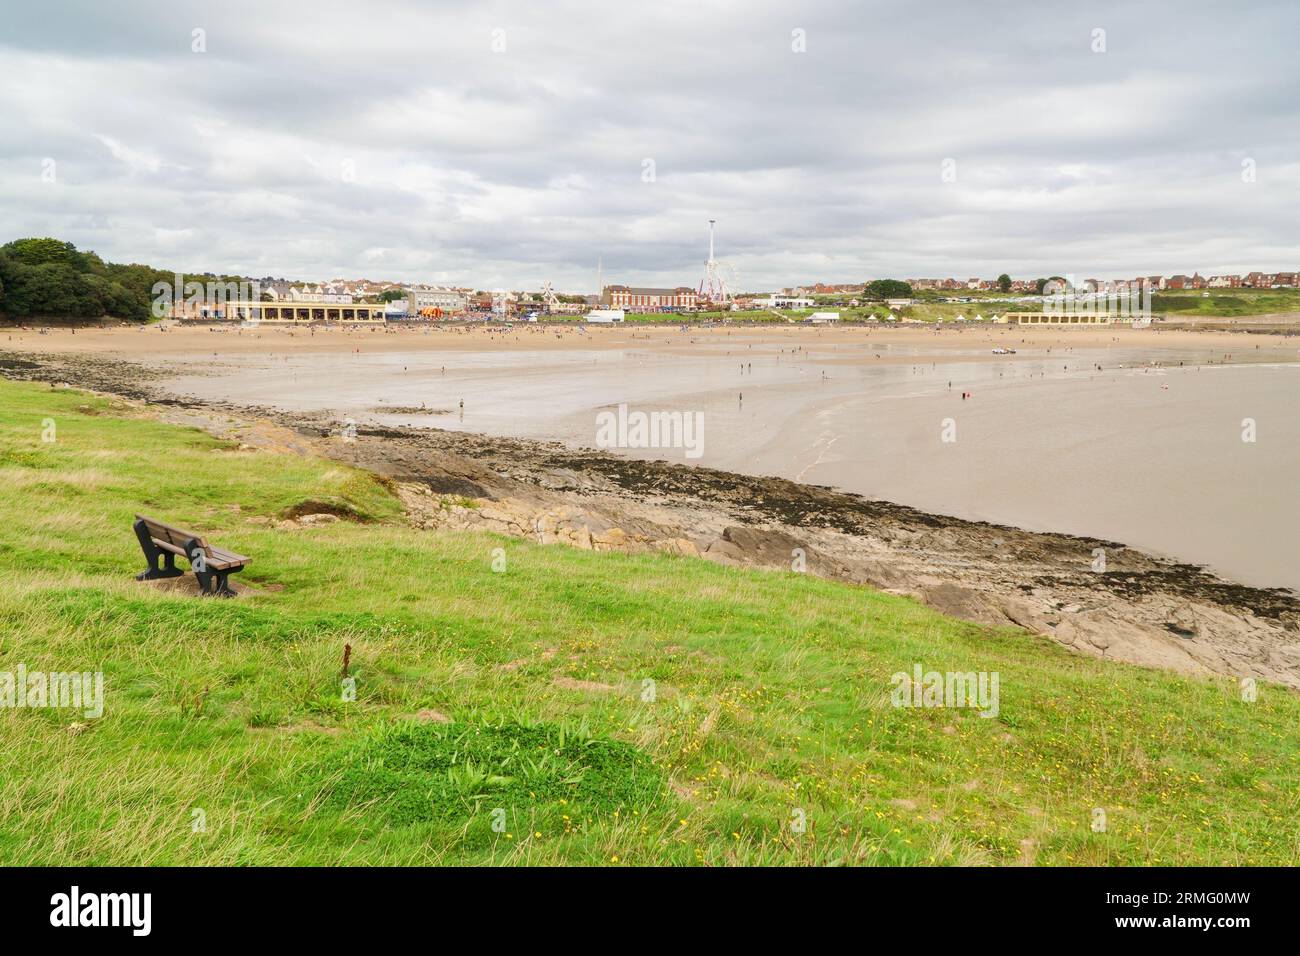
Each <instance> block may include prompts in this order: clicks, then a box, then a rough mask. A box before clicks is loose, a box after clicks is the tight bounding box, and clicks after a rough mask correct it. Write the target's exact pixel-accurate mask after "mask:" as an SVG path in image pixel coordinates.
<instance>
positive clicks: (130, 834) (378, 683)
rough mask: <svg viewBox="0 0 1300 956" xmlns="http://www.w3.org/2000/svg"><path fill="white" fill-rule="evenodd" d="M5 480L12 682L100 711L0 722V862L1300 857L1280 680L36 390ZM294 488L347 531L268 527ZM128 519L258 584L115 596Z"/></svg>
mask: <svg viewBox="0 0 1300 956" xmlns="http://www.w3.org/2000/svg"><path fill="white" fill-rule="evenodd" d="M47 419H53V422H54V424H55V426H56V434H55V436H54V437H55V438H56V440H55V441H53V442H44V441H42V430H43V429H45V428H46V426H47V425H48V422H46V420H47ZM0 485H2V486H3V487H4V489H5V491H4V493H3V494H0V575H2V577H0V580H3V583H4V587H3V590H0V671H12V670H14V669H15V668H16V667H17V665H18V664H19V663H20V662H21V663H24V664H26V666H27V668H28V669H29V670H37V669H45V670H63V671H71V670H77V671H83V670H92V671H93V670H102V671H103V673H104V684H105V710H104V715H103V716H102V717H100V718H98V719H95V720H88V719H86V718H85V717H83V716H81V715H80V714H77V713H72V712H70V711H69V710H66V709H45V710H41V709H21V710H20V709H14V708H0V739H3V741H4V746H5V758H6V759H5V760H4V761H3V763H2V764H0V863H4V864H11V865H13V864H59V863H64V864H78V863H84V864H137V865H144V864H151V865H166V864H216V863H222V864H232V863H234V864H319V865H335V864H416V863H422V864H438V863H468V864H554V863H582V864H604V865H609V864H614V863H617V864H620V865H621V864H708V865H724V864H830V863H848V864H859V863H865V864H927V863H937V864H1011V863H1016V862H1020V861H1026V862H1030V861H1032V862H1036V863H1039V864H1108V863H1110V864H1118V863H1134V864H1144V863H1151V864H1233V865H1240V864H1262V863H1272V864H1291V865H1293V864H1295V863H1296V862H1297V861H1298V859H1300V852H1298V851H1297V824H1296V820H1297V818H1298V817H1300V813H1298V810H1300V807H1298V806H1297V802H1298V799H1300V798H1298V797H1297V782H1300V750H1298V749H1297V747H1296V727H1297V726H1300V701H1298V700H1297V697H1296V696H1295V695H1294V694H1291V693H1289V692H1286V691H1284V690H1282V689H1280V688H1276V687H1271V686H1268V687H1261V688H1260V692H1259V699H1258V701H1257V702H1255V703H1246V702H1244V701H1242V700H1241V695H1240V693H1239V692H1238V689H1237V687H1236V685H1235V683H1234V682H1233V681H1230V680H1227V679H1190V678H1183V677H1178V676H1174V675H1170V674H1165V673H1161V672H1157V671H1150V670H1142V669H1139V668H1135V667H1128V666H1124V665H1118V664H1111V663H1105V662H1101V661H1096V660H1091V659H1086V658H1082V657H1078V656H1074V655H1071V654H1069V653H1067V652H1066V651H1064V650H1063V649H1061V648H1059V647H1058V646H1056V645H1055V644H1053V643H1051V642H1049V641H1047V640H1044V639H1038V638H1033V637H1028V636H1025V635H1023V634H1019V633H1013V632H1010V631H995V630H989V629H986V628H981V627H977V626H975V625H971V624H965V623H961V622H957V621H953V620H950V619H947V618H944V617H942V616H940V615H938V614H935V613H933V612H932V611H930V610H928V609H926V608H924V607H922V606H920V605H918V604H916V603H915V602H913V601H911V600H908V599H906V598H902V597H896V596H891V595H885V594H880V593H877V592H873V591H870V590H867V589H863V588H855V587H849V586H845V585H840V584H835V583H831V582H827V581H822V580H819V579H816V578H810V577H807V576H803V575H797V574H793V573H773V572H752V571H743V570H738V569H733V568H725V567H721V566H718V565H713V564H709V563H706V562H703V561H699V560H692V559H686V558H676V557H669V556H657V555H653V556H651V555H646V556H624V555H616V554H599V555H598V554H593V553H589V552H583V551H578V550H575V549H570V548H567V547H563V546H559V545H555V546H550V547H540V546H537V545H535V544H533V543H530V542H525V541H518V540H513V539H507V538H501V537H497V536H492V535H479V534H470V533H432V532H422V531H416V530H413V529H411V528H409V527H407V526H406V525H405V524H404V523H403V522H402V521H401V518H400V509H399V506H398V503H397V501H396V500H395V499H394V497H393V496H392V494H391V493H390V491H389V490H388V489H387V488H386V487H385V486H384V485H383V484H381V483H379V482H378V481H376V480H375V479H372V478H371V477H369V476H367V475H364V474H361V473H358V472H356V471H352V470H350V469H348V468H345V467H342V466H340V465H336V464H333V463H330V462H327V461H320V460H312V459H305V458H297V457H292V456H285V455H276V454H272V453H269V452H251V451H239V450H238V449H237V448H236V447H234V446H232V445H230V444H229V443H225V442H221V441H217V440H214V439H212V438H210V437H207V436H206V435H204V434H202V433H199V432H197V431H193V430H186V429H182V428H178V427H172V426H166V425H162V424H158V423H155V422H153V421H150V420H146V419H144V418H141V417H138V416H134V415H133V413H131V412H130V411H129V410H126V409H121V408H115V407H114V406H113V405H112V403H110V402H109V401H107V400H103V399H98V398H90V397H87V396H86V395H84V394H80V393H76V392H73V391H69V390H62V389H60V390H53V389H50V388H48V387H44V386H32V385H26V384H16V383H9V382H0ZM307 500H316V501H322V500H323V501H329V502H332V503H335V504H338V505H341V506H343V505H345V506H346V507H347V508H348V509H350V511H351V512H352V513H353V516H354V518H355V519H356V520H352V521H344V522H339V523H336V524H328V525H320V526H316V527H312V528H303V529H300V530H280V529H278V528H276V527H275V526H274V525H273V524H269V523H267V519H268V518H273V517H274V516H277V515H281V514H285V513H290V512H291V511H292V510H293V508H294V506H295V505H297V504H299V503H301V502H303V501H307ZM137 510H143V511H147V512H150V513H153V514H156V515H157V516H158V517H161V518H163V519H165V520H169V521H171V522H173V523H176V524H180V525H185V526H190V527H193V528H195V529H196V530H199V531H202V532H205V533H207V534H208V535H209V537H210V538H211V539H212V540H214V541H216V542H218V543H221V544H224V545H227V546H229V547H231V548H233V549H235V550H238V551H240V552H242V553H245V554H250V555H252V556H253V557H254V563H253V564H252V565H251V566H250V567H249V568H248V569H247V570H246V571H245V573H244V574H243V575H241V577H242V579H243V581H244V582H245V583H247V584H249V585H251V586H253V588H255V590H254V591H253V592H252V593H251V594H250V595H247V596H245V597H242V598H240V599H238V600H234V601H219V600H214V599H200V598H192V597H187V596H182V595H180V594H173V593H168V592H164V591H159V590H155V589H154V588H153V587H150V586H148V585H142V584H137V583H136V582H134V581H133V580H132V576H133V574H134V573H135V572H136V571H137V570H139V569H140V567H141V566H142V559H141V557H140V555H139V553H138V549H137V546H136V544H135V540H134V537H133V536H132V534H131V530H130V521H131V516H132V514H133V513H134V512H135V511H137ZM497 548H503V549H504V550H505V553H506V556H507V567H506V570H505V572H504V573H495V572H494V571H493V569H492V568H493V557H494V556H493V550H494V549H497ZM345 645H350V646H351V648H352V651H351V668H350V671H351V676H352V677H353V678H354V679H355V681H356V685H355V691H356V692H355V699H354V700H349V699H346V698H347V697H348V696H349V695H347V694H345V693H344V689H343V687H342V682H341V680H340V676H341V675H340V670H341V666H342V658H343V653H344V646H345ZM917 662H920V663H922V664H923V665H924V667H925V668H926V669H927V670H928V669H935V670H940V671H948V670H953V671H958V670H960V671H968V670H973V671H997V672H998V673H999V674H1000V677H1001V685H1000V686H1001V700H1000V711H999V714H998V716H997V717H996V718H992V719H985V718H982V717H980V716H978V714H976V713H975V712H974V711H970V710H956V709H906V708H904V709H896V708H893V707H891V706H890V691H891V689H892V685H891V682H890V677H891V675H892V674H893V673H895V672H898V671H905V672H910V671H911V669H912V667H913V664H914V663H917ZM421 711H426V712H436V713H435V714H426V716H432V717H434V718H435V721H437V722H422V721H418V720H416V719H415V716H416V715H417V714H418V713H419V712H421ZM443 721H445V722H443ZM1097 807H1100V808H1104V809H1105V810H1106V812H1107V817H1108V828H1107V831H1106V832H1104V833H1096V832H1093V831H1092V829H1091V827H1090V824H1091V821H1092V812H1093V809H1094V808H1097ZM200 812H201V818H202V819H203V821H204V822H205V827H204V828H203V829H202V832H195V823H194V821H195V820H196V819H199V818H200ZM800 815H802V817H803V818H804V819H806V821H807V825H806V829H805V830H804V832H797V831H796V830H794V829H792V827H791V821H792V820H794V819H797V818H798V817H799V816H800Z"/></svg>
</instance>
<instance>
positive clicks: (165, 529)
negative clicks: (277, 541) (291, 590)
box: [136, 514, 252, 571]
mask: <svg viewBox="0 0 1300 956" xmlns="http://www.w3.org/2000/svg"><path fill="white" fill-rule="evenodd" d="M136 518H137V519H138V520H140V521H143V522H144V524H145V527H146V528H147V529H148V530H149V537H150V538H151V539H152V540H153V543H154V544H155V545H157V546H158V547H160V548H162V549H163V550H164V551H169V552H171V553H172V554H178V555H180V556H181V557H183V558H185V559H187V560H188V559H189V557H190V556H189V555H188V554H186V553H185V544H186V542H188V541H198V543H199V547H201V548H202V549H203V556H204V561H205V563H206V564H207V565H208V567H210V568H212V569H213V570H214V571H227V570H229V569H230V568H236V567H243V566H244V565H246V564H249V563H250V562H251V561H252V558H247V557H244V555H242V554H236V553H235V552H233V551H227V550H226V549H225V548H217V547H213V546H212V545H210V544H208V542H207V541H206V540H205V539H204V537H203V536H202V535H200V534H195V533H194V532H193V531H186V530H185V529H184V528H177V527H174V526H172V525H169V524H163V523H162V522H161V521H156V520H155V519H153V518H148V517H145V516H144V515H140V514H138V515H136Z"/></svg>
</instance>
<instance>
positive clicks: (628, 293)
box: [600, 285, 700, 312]
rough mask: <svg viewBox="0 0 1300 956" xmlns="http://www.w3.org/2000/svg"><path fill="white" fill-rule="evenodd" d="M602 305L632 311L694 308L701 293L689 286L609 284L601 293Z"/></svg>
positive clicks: (698, 301)
mask: <svg viewBox="0 0 1300 956" xmlns="http://www.w3.org/2000/svg"><path fill="white" fill-rule="evenodd" d="M600 302H601V305H604V306H608V307H609V308H611V309H626V310H628V311H630V312H654V311H658V310H659V309H694V308H697V307H698V306H699V304H700V294H699V293H698V292H696V291H695V290H694V289H692V288H689V287H688V286H684V285H682V286H678V287H677V288H675V289H649V288H637V287H632V286H626V285H607V286H605V288H604V289H603V290H602V291H601V294H600Z"/></svg>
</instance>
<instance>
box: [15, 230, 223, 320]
mask: <svg viewBox="0 0 1300 956" xmlns="http://www.w3.org/2000/svg"><path fill="white" fill-rule="evenodd" d="M190 278H196V277H193V276H191V277H190ZM197 278H204V279H207V278H214V279H215V278H219V277H216V276H203V277H197ZM220 278H222V279H223V280H233V281H236V282H237V281H239V277H238V276H235V277H229V276H227V277H220ZM173 279H174V275H173V273H171V272H168V271H164V270H162V269H155V268H153V267H152V266H146V265H140V264H139V263H130V264H129V265H124V264H121V263H115V262H105V261H104V260H103V259H101V258H100V257H99V256H98V255H96V254H95V253H94V252H89V251H86V252H82V251H80V250H78V249H77V247H76V246H74V245H73V244H72V243H70V242H63V241H62V240H60V239H51V238H48V237H47V238H42V239H35V238H33V239H15V240H14V241H13V242H9V243H6V244H5V245H3V246H0V314H2V315H5V316H8V317H10V318H31V317H44V318H65V319H99V318H105V317H108V318H114V319H127V320H130V321H138V322H143V321H145V320H147V319H148V318H149V315H150V304H151V302H152V299H153V287H154V284H155V283H157V282H165V283H167V284H168V285H170V284H171V283H172V281H173Z"/></svg>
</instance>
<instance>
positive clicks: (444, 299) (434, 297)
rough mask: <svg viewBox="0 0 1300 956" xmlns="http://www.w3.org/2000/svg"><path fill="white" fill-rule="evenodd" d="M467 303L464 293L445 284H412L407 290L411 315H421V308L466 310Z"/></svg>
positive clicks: (408, 308)
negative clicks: (446, 286) (444, 285)
mask: <svg viewBox="0 0 1300 956" xmlns="http://www.w3.org/2000/svg"><path fill="white" fill-rule="evenodd" d="M467 304H468V302H467V300H466V298H465V296H464V295H463V294H462V293H460V292H457V291H456V290H455V289H448V288H445V287H443V286H412V287H411V288H409V289H407V290H406V311H407V312H409V313H410V314H411V315H419V314H420V310H421V309H442V311H443V312H464V311H465V307H466V305H467Z"/></svg>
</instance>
